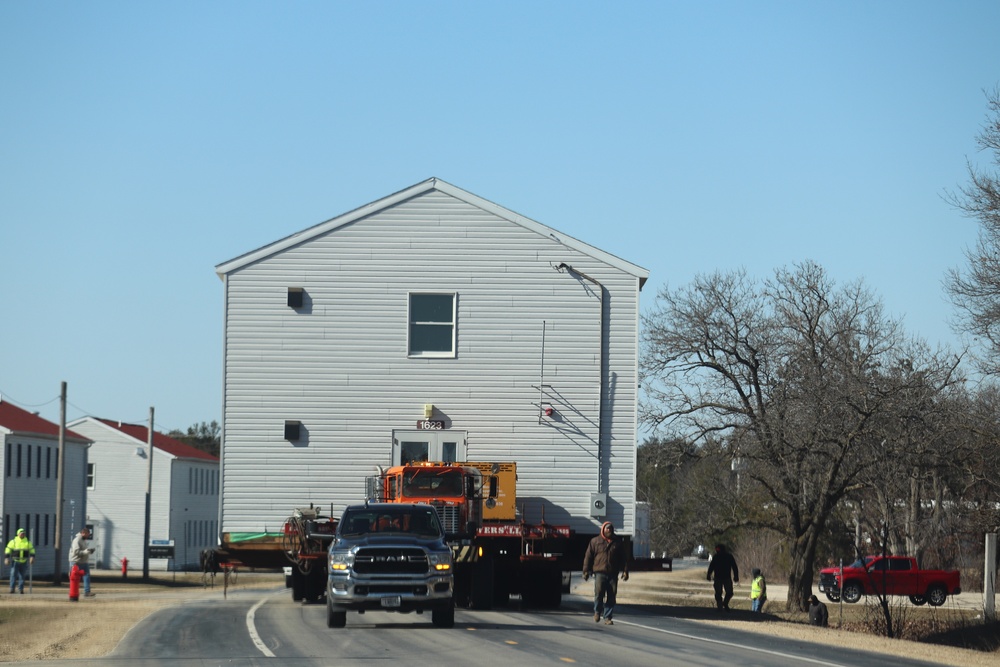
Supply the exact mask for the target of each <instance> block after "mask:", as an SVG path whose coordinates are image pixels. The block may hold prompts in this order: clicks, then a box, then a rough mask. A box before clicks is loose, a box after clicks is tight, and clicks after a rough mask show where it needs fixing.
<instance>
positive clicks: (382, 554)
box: [326, 503, 455, 628]
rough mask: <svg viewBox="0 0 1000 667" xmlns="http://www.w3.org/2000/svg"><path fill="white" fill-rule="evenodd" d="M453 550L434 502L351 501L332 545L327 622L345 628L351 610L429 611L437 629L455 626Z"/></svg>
mask: <svg viewBox="0 0 1000 667" xmlns="http://www.w3.org/2000/svg"><path fill="white" fill-rule="evenodd" d="M453 594H454V574H453V570H452V560H451V549H450V548H449V547H448V545H447V544H446V543H445V541H444V531H443V530H442V527H441V522H440V520H439V518H438V514H437V510H435V509H434V508H433V507H431V506H430V505H420V504H404V503H369V504H366V505H351V506H349V507H347V508H346V509H345V510H344V514H343V516H342V517H341V519H340V523H339V524H337V533H336V535H335V536H334V538H333V542H332V543H331V544H330V551H329V578H328V582H327V596H326V609H327V615H326V624H327V626H328V627H331V628H342V627H344V626H345V625H346V624H347V612H348V610H352V611H357V612H359V613H362V614H363V613H365V611H367V610H379V611H395V612H402V613H409V612H417V613H418V614H422V613H423V612H424V611H426V610H430V612H431V621H432V622H433V623H434V625H435V626H437V627H439V628H450V627H453V626H454V625H455V604H454V599H453Z"/></svg>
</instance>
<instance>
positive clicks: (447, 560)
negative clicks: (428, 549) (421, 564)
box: [427, 553, 451, 572]
mask: <svg viewBox="0 0 1000 667" xmlns="http://www.w3.org/2000/svg"><path fill="white" fill-rule="evenodd" d="M427 562H428V563H430V565H431V567H432V568H434V570H436V571H437V572H448V571H450V570H451V554H450V553H443V554H428V557H427Z"/></svg>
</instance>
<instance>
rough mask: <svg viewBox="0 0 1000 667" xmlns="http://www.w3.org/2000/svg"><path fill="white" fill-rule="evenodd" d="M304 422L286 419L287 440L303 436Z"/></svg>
mask: <svg viewBox="0 0 1000 667" xmlns="http://www.w3.org/2000/svg"><path fill="white" fill-rule="evenodd" d="M301 428H302V422H297V421H286V422H285V440H290V441H293V442H294V441H295V440H298V439H299V437H300V436H301Z"/></svg>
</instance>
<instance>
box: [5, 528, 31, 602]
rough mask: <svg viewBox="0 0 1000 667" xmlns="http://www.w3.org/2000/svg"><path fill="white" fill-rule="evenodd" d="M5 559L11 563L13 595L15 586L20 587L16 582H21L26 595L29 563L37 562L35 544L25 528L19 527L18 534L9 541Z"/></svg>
mask: <svg viewBox="0 0 1000 667" xmlns="http://www.w3.org/2000/svg"><path fill="white" fill-rule="evenodd" d="M3 560H4V562H5V563H8V564H10V593H11V595H13V594H14V588H15V587H18V586H16V584H19V588H20V592H21V595H24V578H25V575H26V574H27V572H28V565H30V564H31V563H34V562H35V545H34V544H32V543H31V540H29V539H28V536H27V535H26V534H25V532H24V528H18V529H17V536H16V537H14V539H12V540H11V541H10V542H8V543H7V548H6V549H4V552H3Z"/></svg>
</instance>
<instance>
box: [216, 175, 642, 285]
mask: <svg viewBox="0 0 1000 667" xmlns="http://www.w3.org/2000/svg"><path fill="white" fill-rule="evenodd" d="M432 190H437V191H439V192H443V193H445V194H448V195H451V196H452V197H454V198H456V199H458V200H461V201H464V202H465V203H467V204H470V205H472V206H475V207H477V208H481V209H483V210H484V211H487V212H489V213H492V214H494V215H496V216H498V217H500V218H503V219H504V220H508V221H509V222H512V223H514V224H517V225H521V226H522V227H525V228H527V229H530V230H532V231H534V232H536V233H538V234H540V235H542V236H545V237H547V238H550V239H552V240H554V241H556V242H557V243H561V244H563V245H565V246H568V247H570V248H573V249H574V250H578V251H580V252H582V253H584V254H586V255H590V256H591V257H594V258H595V259H598V260H601V261H603V262H605V263H607V264H609V265H611V266H614V267H616V268H618V269H621V270H622V271H625V272H626V273H630V274H632V275H634V276H635V277H636V278H638V279H639V288H640V289H642V286H643V284H645V282H646V278H648V277H649V271H647V270H646V269H644V268H642V267H640V266H637V265H635V264H632V263H631V262H627V261H625V260H623V259H621V258H619V257H616V256H614V255H612V254H611V253H608V252H605V251H603V250H599V249H598V248H595V247H594V246H592V245H589V244H586V243H584V242H583V241H579V240H577V239H575V238H573V237H572V236H567V235H566V234H562V233H560V232H557V231H556V230H554V229H552V228H551V227H546V226H545V225H543V224H542V223H540V222H535V221H534V220H532V219H530V218H526V217H524V216H523V215H519V214H517V213H515V212H513V211H511V210H509V209H506V208H504V207H502V206H499V205H498V204H494V203H493V202H491V201H488V200H486V199H483V198H482V197H478V196H476V195H474V194H472V193H471V192H466V191H465V190H462V189H461V188H457V187H455V186H454V185H451V184H450V183H446V182H445V181H442V180H441V179H439V178H429V179H427V180H426V181H423V182H421V183H417V184H416V185H413V186H410V187H409V188H406V189H405V190H400V191H399V192H397V193H395V194H391V195H389V196H388V197H383V198H382V199H379V200H377V201H374V202H372V203H370V204H367V205H365V206H362V207H360V208H356V209H354V210H353V211H348V212H347V213H344V214H342V215H339V216H337V217H336V218H332V219H330V220H327V221H326V222H321V223H319V224H318V225H314V226H312V227H309V228H308V229H304V230H302V231H301V232H297V233H295V234H292V235H290V236H286V237H285V238H283V239H280V240H278V241H275V242H274V243H270V244H268V245H266V246H263V247H261V248H258V249H257V250H252V251H250V252H248V253H245V254H243V255H240V256H239V257H236V258H234V259H231V260H229V261H227V262H223V263H222V264H219V265H218V266H216V267H215V273H216V274H217V275H218V276H219V278H223V277H224V276H225V275H226V274H228V273H232V272H233V271H236V270H239V269H241V268H243V267H245V266H247V265H249V264H252V263H254V262H257V261H259V260H261V259H264V258H266V257H269V256H271V255H273V254H275V253H277V252H280V251H282V250H285V249H287V248H290V247H292V246H296V245H298V244H300V243H304V242H306V241H309V240H310V239H313V238H316V237H317V236H321V235H323V234H326V233H327V232H330V231H332V230H334V229H337V228H338V227H343V226H344V225H347V224H350V223H352V222H355V221H357V220H360V219H361V218H364V217H366V216H369V215H372V214H374V213H378V212H379V211H382V210H384V209H387V208H389V207H391V206H395V205H396V204H399V203H400V202H403V201H406V200H407V199H412V198H413V197H416V196H418V195H421V194H424V193H426V192H430V191H432Z"/></svg>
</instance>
